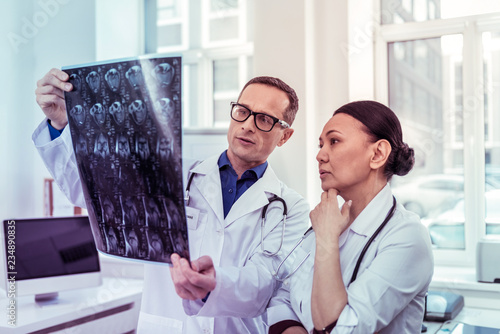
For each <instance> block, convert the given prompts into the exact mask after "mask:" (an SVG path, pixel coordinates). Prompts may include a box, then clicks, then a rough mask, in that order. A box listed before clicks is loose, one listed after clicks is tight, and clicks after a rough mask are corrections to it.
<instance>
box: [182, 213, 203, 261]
mask: <svg viewBox="0 0 500 334" xmlns="http://www.w3.org/2000/svg"><path fill="white" fill-rule="evenodd" d="M191 209H192V208H191ZM190 214H194V216H192V218H191V219H190V218H189V215H190ZM186 216H187V217H188V218H187V225H188V236H189V253H190V256H191V258H192V259H197V258H198V257H200V252H201V249H202V246H203V239H204V236H205V230H206V228H207V221H208V214H207V213H206V212H202V211H200V210H198V209H193V210H188V208H186Z"/></svg>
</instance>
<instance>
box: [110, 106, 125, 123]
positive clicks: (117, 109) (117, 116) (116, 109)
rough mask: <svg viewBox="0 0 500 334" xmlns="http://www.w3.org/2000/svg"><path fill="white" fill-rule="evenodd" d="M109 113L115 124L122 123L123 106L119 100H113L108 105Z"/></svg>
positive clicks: (123, 120)
mask: <svg viewBox="0 0 500 334" xmlns="http://www.w3.org/2000/svg"><path fill="white" fill-rule="evenodd" d="M109 113H110V114H111V116H112V117H113V120H114V121H115V123H116V125H123V123H125V115H126V114H125V107H124V106H123V104H121V103H120V102H118V101H115V102H113V103H112V104H111V106H110V107H109Z"/></svg>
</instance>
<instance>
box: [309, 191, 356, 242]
mask: <svg viewBox="0 0 500 334" xmlns="http://www.w3.org/2000/svg"><path fill="white" fill-rule="evenodd" d="M337 195H338V190H337V189H329V190H328V191H325V192H323V193H322V194H321V202H320V203H319V204H318V205H317V206H316V207H315V208H314V209H313V210H312V211H311V213H310V214H309V217H310V218H311V224H312V227H313V229H314V232H315V234H316V238H317V239H318V238H321V239H322V240H324V241H326V242H328V241H335V240H338V237H339V236H340V235H341V234H342V232H344V231H345V230H346V229H347V227H349V224H350V219H349V210H350V208H351V203H352V201H347V202H345V203H344V205H343V206H342V209H339V202H338V200H337Z"/></svg>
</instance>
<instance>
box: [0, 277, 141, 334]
mask: <svg viewBox="0 0 500 334" xmlns="http://www.w3.org/2000/svg"><path fill="white" fill-rule="evenodd" d="M141 293H142V280H131V279H124V278H103V284H102V285H101V286H99V287H95V288H86V289H78V290H70V291H62V292H59V298H58V300H57V301H55V302H52V303H46V304H42V305H39V304H36V303H35V300H34V297H33V296H23V297H17V298H16V303H17V310H16V326H15V327H12V326H10V325H9V324H8V323H7V317H6V316H3V317H1V318H0V333H9V334H26V333H36V334H44V333H72V334H79V333H82V334H83V333H92V334H101V333H102V334H108V333H109V334H111V333H135V329H136V326H137V320H138V317H139V308H140V303H141ZM8 302H9V300H8V299H7V298H6V297H4V296H2V299H0V309H2V310H3V311H2V314H5V315H7V313H6V312H7V305H8Z"/></svg>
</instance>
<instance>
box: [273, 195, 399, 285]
mask: <svg viewBox="0 0 500 334" xmlns="http://www.w3.org/2000/svg"><path fill="white" fill-rule="evenodd" d="M394 211H396V198H395V197H394V196H392V207H391V208H390V209H389V212H387V216H386V217H385V219H384V221H383V222H382V224H380V226H379V227H378V228H377V230H376V231H375V232H374V233H373V235H372V236H371V237H370V239H369V240H368V241H367V242H366V244H365V247H363V250H362V251H361V253H360V254H359V257H358V260H357V262H356V266H355V267H354V271H353V273H352V276H351V281H350V282H349V284H351V283H352V282H354V280H355V279H356V277H357V276H358V271H359V267H360V266H361V261H362V260H363V257H364V256H365V254H366V251H367V250H368V247H370V245H371V244H372V242H373V240H374V239H375V237H376V236H377V235H378V234H379V233H380V231H382V229H383V228H384V226H385V225H387V223H388V222H389V220H390V219H391V218H392V216H393V215H394ZM312 229H313V228H312V226H311V227H309V229H308V230H307V231H306V232H305V233H304V235H303V236H302V237H301V238H300V239H299V241H297V243H296V244H295V246H293V248H292V250H291V251H290V252H289V253H288V254H287V255H286V256H285V258H284V259H283V260H282V261H281V263H280V264H279V265H278V268H276V271H275V272H274V273H273V277H274V279H276V280H277V281H279V282H283V281H285V280H287V279H288V278H290V276H292V275H293V274H295V273H296V272H297V270H299V268H300V267H301V266H302V265H303V264H304V262H306V260H307V258H309V256H310V255H311V253H310V252H309V253H308V254H307V255H306V256H305V257H304V258H303V259H302V261H300V263H299V264H298V265H297V267H295V269H293V270H292V271H291V272H290V273H288V274H287V275H286V276H285V277H280V276H279V271H280V269H281V267H282V266H283V264H284V263H285V261H286V260H287V259H288V258H289V257H290V255H292V253H293V252H294V251H295V249H296V248H297V247H299V245H300V244H301V243H302V242H303V241H304V239H305V238H306V237H307V236H308V235H309V233H310V232H311V231H312Z"/></svg>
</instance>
